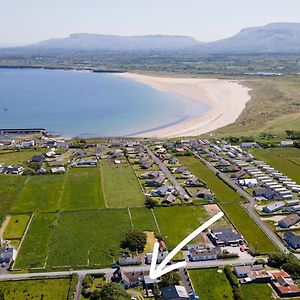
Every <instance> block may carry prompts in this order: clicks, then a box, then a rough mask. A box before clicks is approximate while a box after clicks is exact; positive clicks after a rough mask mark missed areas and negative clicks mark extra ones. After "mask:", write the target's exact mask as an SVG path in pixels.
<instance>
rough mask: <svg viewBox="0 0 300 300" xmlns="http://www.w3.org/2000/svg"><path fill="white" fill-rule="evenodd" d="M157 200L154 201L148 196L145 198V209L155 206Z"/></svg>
mask: <svg viewBox="0 0 300 300" xmlns="http://www.w3.org/2000/svg"><path fill="white" fill-rule="evenodd" d="M157 203H158V202H157V200H156V199H153V198H151V197H149V196H147V197H146V200H145V206H146V207H147V208H154V207H155V206H156V205H157Z"/></svg>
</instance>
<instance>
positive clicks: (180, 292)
mask: <svg viewBox="0 0 300 300" xmlns="http://www.w3.org/2000/svg"><path fill="white" fill-rule="evenodd" d="M161 296H162V299H163V300H189V299H190V297H189V295H188V293H187V291H186V289H185V287H184V286H180V285H173V286H168V287H164V288H162V289H161Z"/></svg>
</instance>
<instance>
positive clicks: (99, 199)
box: [60, 168, 105, 210]
mask: <svg viewBox="0 0 300 300" xmlns="http://www.w3.org/2000/svg"><path fill="white" fill-rule="evenodd" d="M64 176H65V183H64V186H63V193H62V197H61V201H60V209H61V210H79V209H92V208H102V207H105V204H104V199H103V194H102V190H101V176H100V170H99V168H72V169H70V170H69V171H68V172H67V173H66V174H65V175H64Z"/></svg>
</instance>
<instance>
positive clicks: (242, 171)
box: [230, 170, 246, 179]
mask: <svg viewBox="0 0 300 300" xmlns="http://www.w3.org/2000/svg"><path fill="white" fill-rule="evenodd" d="M245 175H246V172H245V171H244V170H240V171H237V172H235V173H233V174H231V176H230V177H231V178H237V179H238V178H241V177H243V176H245Z"/></svg>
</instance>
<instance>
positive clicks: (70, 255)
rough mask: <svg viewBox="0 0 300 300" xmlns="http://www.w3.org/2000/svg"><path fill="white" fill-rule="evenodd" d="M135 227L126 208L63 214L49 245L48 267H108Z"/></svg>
mask: <svg viewBox="0 0 300 300" xmlns="http://www.w3.org/2000/svg"><path fill="white" fill-rule="evenodd" d="M130 228H131V225H130V220H129V216H128V211H127V210H126V209H99V210H94V211H78V212H63V213H60V214H59V217H58V221H57V224H56V225H55V226H54V231H53V234H52V239H51V241H50V243H49V253H48V261H47V266H74V267H80V266H95V265H98V266H107V265H109V264H110V263H112V262H113V259H112V255H113V254H114V253H115V254H116V255H118V251H119V248H120V243H121V241H122V239H123V238H124V236H125V234H126V233H127V231H128V230H129V229H130Z"/></svg>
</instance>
